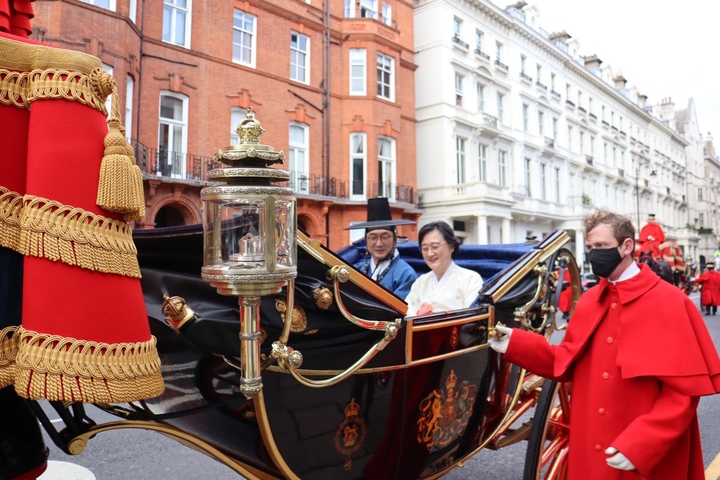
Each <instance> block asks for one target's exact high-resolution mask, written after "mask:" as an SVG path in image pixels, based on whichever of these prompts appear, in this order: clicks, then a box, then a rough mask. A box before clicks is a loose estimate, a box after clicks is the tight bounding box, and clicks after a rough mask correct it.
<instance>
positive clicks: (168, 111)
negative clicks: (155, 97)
mask: <svg viewBox="0 0 720 480" xmlns="http://www.w3.org/2000/svg"><path fill="white" fill-rule="evenodd" d="M160 117H161V118H167V119H171V120H182V102H181V101H180V100H179V99H177V98H173V97H162V100H161V101H160Z"/></svg>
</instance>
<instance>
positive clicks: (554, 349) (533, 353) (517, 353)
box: [505, 328, 572, 382]
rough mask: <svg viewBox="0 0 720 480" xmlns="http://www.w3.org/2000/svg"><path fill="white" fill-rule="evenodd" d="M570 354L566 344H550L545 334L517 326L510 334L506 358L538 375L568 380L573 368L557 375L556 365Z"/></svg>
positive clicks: (563, 380)
mask: <svg viewBox="0 0 720 480" xmlns="http://www.w3.org/2000/svg"><path fill="white" fill-rule="evenodd" d="M567 356H568V352H567V349H566V348H565V344H560V345H550V344H549V343H548V341H547V340H546V339H545V337H544V336H542V335H540V334H537V333H532V332H527V331H525V330H521V329H519V328H516V329H514V330H513V333H512V335H511V336H510V344H509V345H508V349H507V352H505V360H507V361H508V362H510V363H514V364H515V365H518V366H520V367H522V368H524V369H526V370H528V371H530V372H532V373H534V374H536V375H540V376H541V377H544V378H549V379H551V380H558V381H561V382H566V381H568V380H570V379H571V378H572V368H570V369H568V370H565V371H564V372H563V373H561V374H560V375H555V365H556V363H558V362H559V361H560V359H562V358H566V357H567Z"/></svg>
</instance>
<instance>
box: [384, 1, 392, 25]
mask: <svg viewBox="0 0 720 480" xmlns="http://www.w3.org/2000/svg"><path fill="white" fill-rule="evenodd" d="M382 23H384V24H385V25H387V26H389V27H392V23H393V19H392V5H390V4H389V3H388V2H382Z"/></svg>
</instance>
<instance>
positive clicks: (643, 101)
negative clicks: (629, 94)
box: [638, 95, 647, 108]
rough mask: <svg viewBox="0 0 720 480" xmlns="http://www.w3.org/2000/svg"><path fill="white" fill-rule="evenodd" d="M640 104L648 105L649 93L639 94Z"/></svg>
mask: <svg viewBox="0 0 720 480" xmlns="http://www.w3.org/2000/svg"><path fill="white" fill-rule="evenodd" d="M638 105H639V106H640V108H645V107H647V95H638Z"/></svg>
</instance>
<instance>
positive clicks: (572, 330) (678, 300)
mask: <svg viewBox="0 0 720 480" xmlns="http://www.w3.org/2000/svg"><path fill="white" fill-rule="evenodd" d="M640 269H641V270H640V273H639V274H638V275H636V276H635V277H633V278H631V279H629V280H626V281H623V282H619V283H617V284H615V285H613V284H611V283H610V282H608V281H607V279H602V280H601V281H600V283H599V284H598V286H597V287H595V288H592V289H590V290H589V291H588V292H586V293H585V294H583V296H582V297H581V298H580V301H579V302H578V305H577V308H576V310H575V314H574V315H573V319H572V321H571V322H570V323H569V326H568V330H567V332H566V335H565V338H564V340H563V342H562V343H561V344H560V345H549V344H548V342H547V341H546V340H545V338H544V337H543V336H542V335H538V334H535V333H530V332H526V331H524V330H520V329H516V330H514V331H513V335H512V337H511V341H510V345H509V346H508V350H507V353H506V354H505V355H506V357H505V358H506V360H508V361H510V362H512V363H515V364H517V365H520V366H522V367H525V368H528V369H529V370H531V371H532V372H533V373H536V374H539V375H542V376H544V377H547V378H551V379H554V380H561V381H569V380H571V381H573V398H572V410H571V420H570V421H571V424H572V428H571V429H570V452H569V477H568V478H569V479H571V480H580V479H582V480H620V479H623V480H624V479H628V480H630V479H634V480H637V479H638V473H639V474H641V475H642V477H641V478H645V479H647V480H651V479H652V480H677V479H680V478H683V479H692V480H696V479H697V480H702V479H704V465H703V459H702V447H701V443H700V433H699V428H698V423H697V414H696V407H697V404H698V398H697V397H698V396H701V395H712V394H714V393H718V392H720V357H718V353H717V351H716V350H715V346H714V344H713V341H712V338H711V337H710V335H709V333H708V331H707V328H706V326H705V323H704V322H703V319H702V316H701V315H700V314H699V312H698V310H697V308H696V307H695V305H693V303H692V302H691V301H690V299H689V298H688V297H687V296H686V295H684V294H683V293H682V292H681V291H680V290H679V289H677V288H675V287H673V286H672V285H670V284H668V283H667V282H662V281H660V277H658V276H657V275H656V274H655V273H653V272H652V271H651V270H650V268H648V267H647V266H646V265H640ZM609 446H613V447H615V448H617V449H618V450H619V451H620V452H622V453H623V454H624V455H625V456H626V457H627V458H628V459H629V460H630V461H631V462H632V463H633V464H634V465H635V467H636V468H637V471H632V472H626V471H621V470H615V469H613V468H611V467H609V466H608V465H607V464H606V459H607V457H608V456H607V455H605V453H604V451H605V449H606V448H607V447H609Z"/></svg>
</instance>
